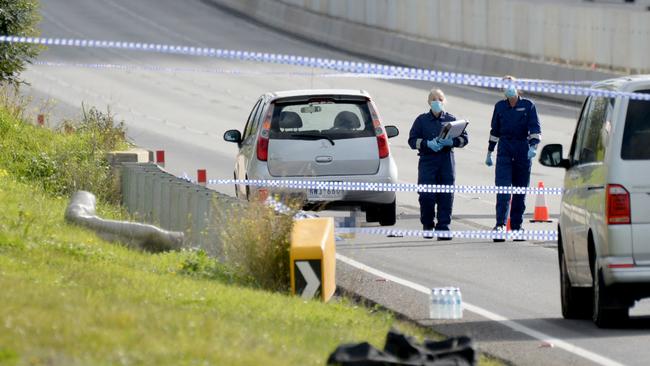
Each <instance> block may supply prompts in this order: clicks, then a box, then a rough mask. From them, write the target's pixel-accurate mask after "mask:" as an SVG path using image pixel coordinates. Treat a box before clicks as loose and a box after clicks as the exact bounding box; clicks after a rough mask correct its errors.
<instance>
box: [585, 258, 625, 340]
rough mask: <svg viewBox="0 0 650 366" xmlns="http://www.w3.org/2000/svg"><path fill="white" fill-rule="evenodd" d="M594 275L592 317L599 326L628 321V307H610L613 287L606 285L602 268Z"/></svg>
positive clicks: (603, 326) (618, 324)
mask: <svg viewBox="0 0 650 366" xmlns="http://www.w3.org/2000/svg"><path fill="white" fill-rule="evenodd" d="M594 271H595V272H596V273H595V274H594V275H593V276H592V277H593V293H594V295H593V314H592V319H593V321H594V323H595V324H596V326H598V327H599V328H612V327H615V326H620V325H621V324H622V323H623V322H625V321H627V320H628V318H629V316H630V314H629V310H630V309H629V308H628V307H622V308H621V307H614V308H613V307H608V306H607V304H608V300H609V298H610V296H612V293H611V289H609V288H607V286H605V281H603V274H602V272H601V271H600V270H598V269H594Z"/></svg>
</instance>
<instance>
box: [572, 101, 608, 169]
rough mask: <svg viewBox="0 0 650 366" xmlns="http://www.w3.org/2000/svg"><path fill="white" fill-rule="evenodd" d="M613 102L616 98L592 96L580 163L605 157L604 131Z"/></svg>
mask: <svg viewBox="0 0 650 366" xmlns="http://www.w3.org/2000/svg"><path fill="white" fill-rule="evenodd" d="M613 104H614V99H609V98H592V100H591V103H590V104H589V112H588V114H587V118H586V120H585V122H586V125H585V128H584V135H583V136H582V141H581V144H580V150H579V152H580V156H579V159H580V164H588V163H594V162H600V161H603V159H604V158H605V144H604V141H603V137H604V136H605V134H603V133H602V132H603V127H604V126H605V121H606V120H607V116H608V114H609V113H610V111H611V106H612V105H613Z"/></svg>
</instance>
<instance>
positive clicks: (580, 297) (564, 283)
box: [558, 242, 592, 319]
mask: <svg viewBox="0 0 650 366" xmlns="http://www.w3.org/2000/svg"><path fill="white" fill-rule="evenodd" d="M560 245H561V242H560ZM558 253H559V256H560V297H561V299H562V316H563V317H564V319H589V318H590V317H591V311H592V309H591V301H592V300H591V294H592V290H591V289H590V288H582V287H574V286H572V285H571V280H570V279H569V271H568V268H567V264H566V257H565V256H564V252H563V251H562V249H561V247H560V249H559V250H558Z"/></svg>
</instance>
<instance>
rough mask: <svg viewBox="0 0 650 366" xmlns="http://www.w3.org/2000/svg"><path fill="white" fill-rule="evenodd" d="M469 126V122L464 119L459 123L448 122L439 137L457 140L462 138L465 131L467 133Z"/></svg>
mask: <svg viewBox="0 0 650 366" xmlns="http://www.w3.org/2000/svg"><path fill="white" fill-rule="evenodd" d="M468 124H469V121H465V120H464V119H462V120H458V121H452V122H446V123H445V124H444V125H443V126H442V129H441V130H440V134H439V135H438V137H439V138H440V139H447V138H452V139H453V138H456V137H458V136H460V135H461V134H462V133H463V131H465V129H466V128H467V125H468Z"/></svg>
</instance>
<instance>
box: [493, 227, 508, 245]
mask: <svg viewBox="0 0 650 366" xmlns="http://www.w3.org/2000/svg"><path fill="white" fill-rule="evenodd" d="M492 231H496V232H498V233H504V234H505V233H506V226H505V225H497V226H495V227H494V229H492ZM492 241H494V242H495V243H503V242H504V241H506V239H505V238H503V239H497V238H494V239H492Z"/></svg>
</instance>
